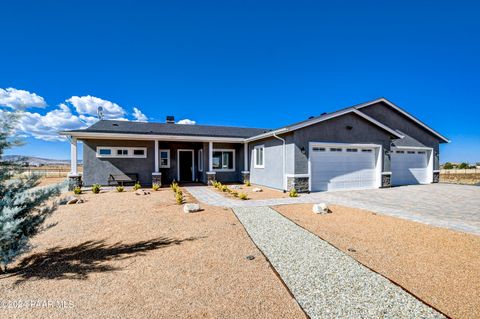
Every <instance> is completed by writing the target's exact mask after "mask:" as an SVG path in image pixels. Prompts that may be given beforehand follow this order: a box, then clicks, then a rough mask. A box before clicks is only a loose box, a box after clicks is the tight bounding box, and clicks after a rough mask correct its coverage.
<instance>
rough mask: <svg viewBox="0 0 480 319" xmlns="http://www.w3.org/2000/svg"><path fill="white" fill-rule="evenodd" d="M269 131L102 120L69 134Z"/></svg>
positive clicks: (241, 134) (234, 134) (240, 133)
mask: <svg viewBox="0 0 480 319" xmlns="http://www.w3.org/2000/svg"><path fill="white" fill-rule="evenodd" d="M267 131H269V130H268V129H259V128H246V127H235V126H213V125H187V124H167V123H152V122H148V123H147V122H130V121H114V120H102V121H98V122H97V123H95V124H93V125H92V126H90V127H88V128H86V129H83V130H71V131H69V132H89V133H123V134H146V135H182V136H211V137H238V138H247V137H252V136H255V135H258V134H262V133H265V132H267Z"/></svg>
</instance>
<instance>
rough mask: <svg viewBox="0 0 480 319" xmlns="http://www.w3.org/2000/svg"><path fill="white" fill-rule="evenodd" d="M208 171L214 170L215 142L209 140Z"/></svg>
mask: <svg viewBox="0 0 480 319" xmlns="http://www.w3.org/2000/svg"><path fill="white" fill-rule="evenodd" d="M208 171H209V172H213V142H208Z"/></svg>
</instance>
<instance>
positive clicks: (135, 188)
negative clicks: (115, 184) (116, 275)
mask: <svg viewBox="0 0 480 319" xmlns="http://www.w3.org/2000/svg"><path fill="white" fill-rule="evenodd" d="M140 188H142V185H140V183H139V182H136V183H135V185H133V190H134V191H136V190H139V189H140Z"/></svg>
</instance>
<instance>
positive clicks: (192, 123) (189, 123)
mask: <svg viewBox="0 0 480 319" xmlns="http://www.w3.org/2000/svg"><path fill="white" fill-rule="evenodd" d="M177 124H186V125H195V124H197V122H195V121H193V120H190V119H183V120H180V121H178V122H177Z"/></svg>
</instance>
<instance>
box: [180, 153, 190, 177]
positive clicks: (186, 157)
mask: <svg viewBox="0 0 480 319" xmlns="http://www.w3.org/2000/svg"><path fill="white" fill-rule="evenodd" d="M178 162H179V164H178V165H179V179H180V181H181V182H192V181H193V151H190V150H189V151H178Z"/></svg>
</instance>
